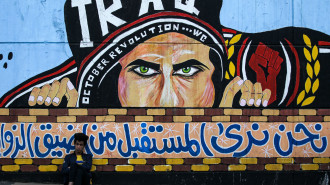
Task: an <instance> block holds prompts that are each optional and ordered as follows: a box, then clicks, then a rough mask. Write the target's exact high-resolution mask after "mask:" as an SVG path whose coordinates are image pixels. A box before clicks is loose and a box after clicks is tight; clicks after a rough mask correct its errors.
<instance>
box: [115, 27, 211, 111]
mask: <svg viewBox="0 0 330 185" xmlns="http://www.w3.org/2000/svg"><path fill="white" fill-rule="evenodd" d="M209 51H210V47H208V46H206V45H204V44H202V43H200V42H199V41H196V40H194V39H192V38H189V37H187V36H185V35H182V34H179V33H166V34H163V35H159V36H156V37H153V38H151V39H149V40H147V41H146V42H144V43H143V44H140V45H139V46H137V47H136V48H135V49H134V50H132V51H131V52H130V53H128V54H127V55H126V56H125V57H123V58H122V59H121V60H120V64H121V66H122V70H121V72H120V75H119V81H118V93H119V100H120V102H121V105H122V106H123V107H211V106H212V105H213V101H214V94H215V90H214V86H213V82H212V74H213V72H214V66H213V64H212V62H211V61H210V59H209Z"/></svg>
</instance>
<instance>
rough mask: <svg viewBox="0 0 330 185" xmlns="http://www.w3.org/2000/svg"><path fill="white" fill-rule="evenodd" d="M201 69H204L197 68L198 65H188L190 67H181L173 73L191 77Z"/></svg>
mask: <svg viewBox="0 0 330 185" xmlns="http://www.w3.org/2000/svg"><path fill="white" fill-rule="evenodd" d="M200 71H202V70H201V69H199V68H197V67H193V66H188V67H184V68H181V69H179V70H177V71H175V72H174V73H173V75H180V76H184V77H190V76H193V75H195V74H197V73H198V72H200Z"/></svg>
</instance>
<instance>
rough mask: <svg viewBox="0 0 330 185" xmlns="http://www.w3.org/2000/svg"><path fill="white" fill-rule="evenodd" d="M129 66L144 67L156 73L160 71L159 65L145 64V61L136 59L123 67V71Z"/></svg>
mask: <svg viewBox="0 0 330 185" xmlns="http://www.w3.org/2000/svg"><path fill="white" fill-rule="evenodd" d="M129 66H144V67H148V68H151V69H154V70H156V71H159V70H160V65H159V64H155V63H152V62H147V61H145V60H141V59H137V60H135V61H134V62H131V63H130V64H128V65H127V66H126V67H125V69H126V68H128V67H129Z"/></svg>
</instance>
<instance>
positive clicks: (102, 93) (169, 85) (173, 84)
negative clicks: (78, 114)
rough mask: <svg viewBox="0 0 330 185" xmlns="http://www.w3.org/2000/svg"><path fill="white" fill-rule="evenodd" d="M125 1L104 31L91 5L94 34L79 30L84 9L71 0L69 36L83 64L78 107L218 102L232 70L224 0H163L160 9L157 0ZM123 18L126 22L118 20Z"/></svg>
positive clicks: (79, 73)
mask: <svg viewBox="0 0 330 185" xmlns="http://www.w3.org/2000/svg"><path fill="white" fill-rule="evenodd" d="M102 2H103V1H102ZM105 2H106V1H105ZM121 2H122V3H123V4H122V7H121V8H120V10H117V11H116V16H113V19H110V18H109V20H107V21H108V23H112V24H108V29H106V28H105V27H104V26H105V24H102V27H103V28H104V29H99V28H100V21H99V20H98V18H99V16H93V15H97V13H98V12H95V11H97V10H99V9H97V8H96V9H95V8H92V7H91V6H92V5H88V7H89V8H88V10H87V9H86V11H87V15H88V16H87V19H88V25H89V26H88V27H89V28H90V29H89V31H90V35H89V36H90V38H87V37H86V38H85V37H82V33H84V34H86V35H87V32H81V33H79V31H80V30H81V24H79V23H80V17H81V16H77V15H78V14H79V11H78V12H77V8H76V7H75V8H74V9H72V3H71V0H68V2H67V3H66V13H67V14H68V16H66V25H67V27H68V29H67V33H68V40H69V43H70V47H71V50H72V53H73V56H74V58H75V61H76V63H77V66H78V68H77V81H76V84H77V87H78V93H79V99H78V103H77V106H79V107H212V106H213V107H218V106H219V104H220V99H221V97H222V90H223V87H221V86H222V85H223V83H224V82H225V79H224V73H225V70H227V69H225V67H224V65H223V64H224V63H225V62H226V60H227V49H226V45H225V41H224V38H223V36H222V34H221V30H222V26H221V24H220V21H219V19H218V17H219V12H220V9H221V5H222V1H221V0H216V1H215V0H196V1H191V2H190V3H187V2H184V1H182V2H181V1H159V2H158V3H157V5H160V4H162V5H164V8H160V6H159V7H158V8H156V9H153V8H150V7H151V6H155V5H153V4H152V3H150V4H149V3H145V2H144V3H142V4H141V1H133V0H130V1H121ZM112 3H114V2H112V0H109V3H107V5H110V4H112ZM141 7H143V9H141ZM148 7H149V8H148ZM78 9H79V8H78ZM142 10H143V11H142ZM144 11H146V12H144ZM127 12H129V13H127ZM117 18H120V19H122V20H125V21H122V22H121V23H120V24H119V25H114V24H113V23H114V22H116V21H118V19H117ZM84 28H85V27H84ZM91 28H93V29H91ZM85 31H86V30H85ZM103 32H106V33H107V34H105V33H103ZM102 33H103V34H102ZM83 41H86V42H83ZM89 41H91V42H89ZM77 43H80V44H77Z"/></svg>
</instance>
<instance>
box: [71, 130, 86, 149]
mask: <svg viewBox="0 0 330 185" xmlns="http://www.w3.org/2000/svg"><path fill="white" fill-rule="evenodd" d="M87 140H88V136H87V135H86V134H84V133H76V134H75V135H74V141H73V143H74V148H75V152H76V153H77V154H81V153H83V151H84V148H85V146H86V144H87Z"/></svg>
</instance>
